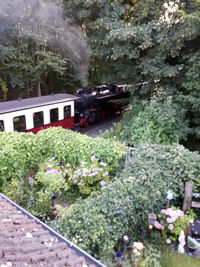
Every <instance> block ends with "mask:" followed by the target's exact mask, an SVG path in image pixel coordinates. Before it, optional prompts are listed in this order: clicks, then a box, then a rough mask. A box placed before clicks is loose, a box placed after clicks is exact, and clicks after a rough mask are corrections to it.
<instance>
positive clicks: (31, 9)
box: [0, 0, 85, 97]
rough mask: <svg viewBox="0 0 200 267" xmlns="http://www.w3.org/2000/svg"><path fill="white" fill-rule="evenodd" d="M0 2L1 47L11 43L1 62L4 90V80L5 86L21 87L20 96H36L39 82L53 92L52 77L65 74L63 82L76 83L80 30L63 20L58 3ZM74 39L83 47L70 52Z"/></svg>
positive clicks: (18, 0) (79, 52) (80, 58)
mask: <svg viewBox="0 0 200 267" xmlns="http://www.w3.org/2000/svg"><path fill="white" fill-rule="evenodd" d="M1 2H2V7H1V12H0V20H1V21H2V22H3V23H2V27H1V33H2V34H1V38H0V43H1V44H2V47H3V48H5V47H10V48H11V50H10V51H11V52H12V57H10V59H9V60H6V61H3V62H2V63H3V64H2V72H1V73H2V75H3V73H4V75H3V76H4V77H3V76H2V78H1V79H2V82H1V87H2V89H3V90H4V92H5V88H4V87H5V86H4V84H6V85H7V87H6V88H8V89H12V88H16V89H20V88H21V95H22V96H27V95H28V96H29V95H30V92H34V91H35V92H36V93H34V94H37V95H38V96H39V95H41V86H42V87H43V93H44V91H45V87H47V85H49V86H48V87H49V88H47V90H46V91H47V92H46V93H48V92H52V91H53V87H54V86H55V81H54V80H53V78H52V77H54V78H57V77H58V78H59V76H63V75H64V74H65V75H66V79H65V83H66V84H68V85H69V84H70V83H71V84H73V80H74V84H76V83H77V82H78V79H77V77H75V71H77V69H78V68H79V70H80V65H81V64H80V61H81V60H82V59H83V58H84V57H85V54H84V51H85V50H84V49H85V42H84V40H83V34H82V32H81V31H80V30H79V29H77V28H75V27H73V26H69V24H68V22H66V21H64V20H63V18H62V9H61V8H60V6H59V5H55V4H54V1H49V0H45V1H39V0H34V1H29V0H28V1H25V2H24V1H22V0H15V1H11V0H9V1H7V2H6V3H5V2H4V1H2V0H1V1H0V3H1ZM74 42H76V43H77V46H78V45H80V44H81V43H82V47H84V49H82V50H81V48H80V49H79V50H80V51H76V53H75V52H73V50H72V46H73V44H74ZM7 50H8V49H7ZM68 73H69V74H68ZM5 76H6V79H5ZM82 78H84V77H82ZM67 80H70V82H69V81H67ZM80 80H81V79H79V82H78V83H80ZM63 87H65V86H63ZM16 95H19V93H18V92H17V93H16ZM13 96H14V94H13ZM13 96H12V97H13Z"/></svg>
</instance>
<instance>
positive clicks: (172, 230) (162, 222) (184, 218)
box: [154, 207, 195, 243]
mask: <svg viewBox="0 0 200 267" xmlns="http://www.w3.org/2000/svg"><path fill="white" fill-rule="evenodd" d="M194 218H195V215H194V213H193V212H192V210H190V211H188V212H187V214H184V212H183V211H182V210H180V209H177V208H175V207H172V208H168V209H162V210H161V211H160V213H159V214H158V220H159V221H155V224H154V226H155V228H157V229H159V230H162V235H163V237H164V238H165V239H166V242H168V243H170V241H171V240H172V241H175V240H176V239H177V238H178V236H179V235H180V234H181V232H182V231H185V230H186V229H187V227H188V226H189V224H190V221H192V222H193V221H194ZM167 237H168V238H169V239H167Z"/></svg>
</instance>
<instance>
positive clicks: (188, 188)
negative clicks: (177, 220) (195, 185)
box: [183, 182, 192, 212]
mask: <svg viewBox="0 0 200 267" xmlns="http://www.w3.org/2000/svg"><path fill="white" fill-rule="evenodd" d="M191 204H192V182H186V183H185V197H184V202H183V211H184V212H185V211H187V210H188V209H189V208H190V207H191Z"/></svg>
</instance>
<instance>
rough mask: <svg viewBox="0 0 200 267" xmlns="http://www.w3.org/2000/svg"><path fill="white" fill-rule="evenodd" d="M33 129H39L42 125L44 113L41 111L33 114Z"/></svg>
mask: <svg viewBox="0 0 200 267" xmlns="http://www.w3.org/2000/svg"><path fill="white" fill-rule="evenodd" d="M33 124H34V128H37V127H41V126H43V125H44V113H43V111H40V112H36V113H34V114H33Z"/></svg>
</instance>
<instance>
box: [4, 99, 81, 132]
mask: <svg viewBox="0 0 200 267" xmlns="http://www.w3.org/2000/svg"><path fill="white" fill-rule="evenodd" d="M76 99H78V97H76V96H74V95H69V94H55V95H53V94H52V95H48V96H41V97H34V98H28V99H19V100H14V101H8V102H0V131H7V132H13V131H18V132H33V133H37V132H38V131H40V130H41V129H46V128H48V127H51V126H54V127H57V126H61V127H63V128H66V129H73V128H74V112H75V111H74V102H75V100H76Z"/></svg>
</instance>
